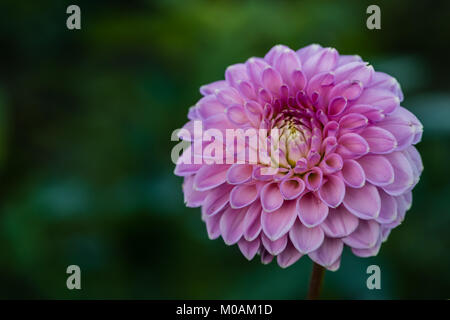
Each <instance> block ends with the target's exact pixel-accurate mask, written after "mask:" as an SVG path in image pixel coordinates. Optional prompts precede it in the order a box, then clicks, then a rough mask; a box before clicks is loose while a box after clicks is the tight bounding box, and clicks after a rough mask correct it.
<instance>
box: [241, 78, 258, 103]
mask: <svg viewBox="0 0 450 320" xmlns="http://www.w3.org/2000/svg"><path fill="white" fill-rule="evenodd" d="M238 90H239V92H240V93H241V94H242V95H243V96H244V98H247V99H251V100H256V99H257V96H256V92H255V88H254V86H253V85H252V84H251V83H250V82H249V81H245V80H240V81H239V82H238Z"/></svg>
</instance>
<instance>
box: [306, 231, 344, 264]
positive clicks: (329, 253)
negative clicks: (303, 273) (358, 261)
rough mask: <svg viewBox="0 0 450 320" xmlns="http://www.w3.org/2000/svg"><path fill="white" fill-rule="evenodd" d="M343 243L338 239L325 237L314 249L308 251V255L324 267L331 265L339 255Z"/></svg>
mask: <svg viewBox="0 0 450 320" xmlns="http://www.w3.org/2000/svg"><path fill="white" fill-rule="evenodd" d="M343 248H344V244H343V243H342V241H341V240H340V239H332V238H327V237H325V239H324V240H323V243H322V245H321V246H320V247H319V249H317V250H316V251H313V252H311V253H309V257H310V258H311V260H313V261H314V262H315V263H318V264H320V265H321V266H324V267H329V266H332V265H333V264H334V263H335V262H336V261H337V260H338V259H339V257H340V256H341V254H342V249H343Z"/></svg>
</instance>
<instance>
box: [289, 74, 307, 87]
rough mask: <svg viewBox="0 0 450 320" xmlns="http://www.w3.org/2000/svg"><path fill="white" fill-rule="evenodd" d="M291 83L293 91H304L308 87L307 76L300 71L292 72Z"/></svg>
mask: <svg viewBox="0 0 450 320" xmlns="http://www.w3.org/2000/svg"><path fill="white" fill-rule="evenodd" d="M291 79H292V80H291V83H292V86H293V89H296V90H303V89H304V88H305V86H306V83H307V80H306V76H305V74H304V73H303V72H302V71H300V70H295V71H293V72H292V76H291Z"/></svg>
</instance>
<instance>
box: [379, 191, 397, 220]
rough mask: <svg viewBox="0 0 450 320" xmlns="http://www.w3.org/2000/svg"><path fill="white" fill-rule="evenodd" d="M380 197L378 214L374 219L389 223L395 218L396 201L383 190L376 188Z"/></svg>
mask: <svg viewBox="0 0 450 320" xmlns="http://www.w3.org/2000/svg"><path fill="white" fill-rule="evenodd" d="M378 192H379V193H380V199H381V209H380V215H379V216H378V218H377V219H376V221H377V222H379V223H391V222H394V221H395V219H396V218H397V201H395V198H394V197H393V196H390V195H388V194H387V193H386V192H384V191H383V190H378Z"/></svg>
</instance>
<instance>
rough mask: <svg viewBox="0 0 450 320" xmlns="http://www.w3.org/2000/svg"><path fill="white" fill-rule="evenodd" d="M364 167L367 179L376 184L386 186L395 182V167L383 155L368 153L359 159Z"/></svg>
mask: <svg viewBox="0 0 450 320" xmlns="http://www.w3.org/2000/svg"><path fill="white" fill-rule="evenodd" d="M358 163H359V164H360V165H361V167H362V168H363V169H364V173H365V175H366V179H367V181H369V182H370V183H372V184H373V185H376V186H385V185H388V184H391V183H392V182H394V168H392V165H391V163H390V162H389V161H388V160H387V159H386V158H385V157H383V156H376V155H366V156H364V157H362V158H360V159H358Z"/></svg>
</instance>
